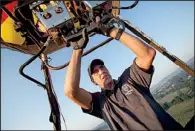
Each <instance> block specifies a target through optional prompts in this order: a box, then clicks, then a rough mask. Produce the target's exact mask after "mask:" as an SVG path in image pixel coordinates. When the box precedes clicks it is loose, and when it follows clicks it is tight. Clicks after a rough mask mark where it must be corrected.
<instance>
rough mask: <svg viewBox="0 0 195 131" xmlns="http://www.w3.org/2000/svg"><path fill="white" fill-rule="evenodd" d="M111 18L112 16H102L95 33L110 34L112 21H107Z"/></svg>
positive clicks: (112, 26)
mask: <svg viewBox="0 0 195 131" xmlns="http://www.w3.org/2000/svg"><path fill="white" fill-rule="evenodd" d="M112 18H113V17H112V16H106V17H105V18H102V20H101V21H100V23H99V25H98V28H97V33H99V34H103V35H105V36H110V32H111V30H112V29H113V28H114V25H113V24H112V23H109V21H110V20H111V19H112Z"/></svg>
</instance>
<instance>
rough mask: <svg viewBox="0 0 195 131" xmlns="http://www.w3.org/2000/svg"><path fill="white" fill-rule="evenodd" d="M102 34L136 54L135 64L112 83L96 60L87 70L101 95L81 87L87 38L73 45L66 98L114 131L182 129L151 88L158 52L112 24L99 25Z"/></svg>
mask: <svg viewBox="0 0 195 131" xmlns="http://www.w3.org/2000/svg"><path fill="white" fill-rule="evenodd" d="M98 30H99V33H101V34H104V35H106V36H110V37H112V38H115V39H116V40H119V41H120V42H121V43H122V44H124V45H125V46H127V47H128V48H129V49H130V50H131V51H132V52H134V53H135V55H136V58H135V59H134V61H133V64H132V65H131V66H130V67H128V68H127V69H125V71H124V72H123V73H122V75H121V76H120V77H119V78H118V80H113V79H112V77H111V75H110V73H109V71H108V69H107V68H106V66H105V64H104V62H103V61H102V60H100V59H95V60H93V61H92V62H91V64H90V65H89V68H88V73H89V76H90V78H91V80H92V82H93V83H94V84H96V85H99V86H100V88H101V90H102V91H101V92H96V93H90V92H88V91H86V90H85V89H83V88H80V86H79V83H80V69H81V57H82V53H83V49H84V48H85V47H86V44H87V42H88V39H87V37H86V33H84V34H83V38H82V39H79V40H78V41H75V42H72V45H73V47H74V49H75V50H73V54H72V57H71V60H70V64H69V67H68V69H67V74H66V79H65V86H64V90H65V95H66V96H67V97H68V98H69V99H71V100H72V101H73V102H75V103H76V104H78V105H79V106H80V107H81V108H82V110H83V112H84V113H88V114H90V115H93V116H96V117H98V118H101V119H103V120H104V121H105V122H107V124H108V125H109V127H110V128H111V129H112V130H171V129H182V126H181V125H180V124H179V123H177V122H176V121H175V120H174V119H173V118H172V117H171V116H170V115H169V114H168V113H166V112H165V111H164V110H163V109H162V108H161V106H160V105H159V104H158V103H157V102H156V101H155V100H154V98H153V97H152V95H151V93H150V91H149V88H150V83H151V80H152V76H153V73H154V67H153V65H152V63H153V60H154V58H155V54H156V52H155V50H154V49H153V48H151V47H149V46H147V45H146V44H144V43H143V42H142V41H141V40H139V39H137V38H136V37H134V36H132V35H130V34H128V33H126V32H123V31H122V30H121V29H117V28H115V27H113V26H111V25H109V24H100V25H99V28H98ZM84 31H85V32H86V30H84Z"/></svg>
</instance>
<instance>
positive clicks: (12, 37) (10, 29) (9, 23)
mask: <svg viewBox="0 0 195 131" xmlns="http://www.w3.org/2000/svg"><path fill="white" fill-rule="evenodd" d="M1 38H2V39H3V40H4V41H5V42H9V43H13V44H18V45H22V44H23V43H24V41H25V38H23V37H22V36H21V35H20V33H18V32H16V31H15V29H14V21H13V20H12V19H11V18H10V17H8V18H7V19H6V20H5V21H4V22H3V23H2V24H1Z"/></svg>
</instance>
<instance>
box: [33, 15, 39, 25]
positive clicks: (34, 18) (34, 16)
mask: <svg viewBox="0 0 195 131" xmlns="http://www.w3.org/2000/svg"><path fill="white" fill-rule="evenodd" d="M32 15H33V20H34V24H36V23H37V21H38V19H37V16H36V15H35V14H34V13H32Z"/></svg>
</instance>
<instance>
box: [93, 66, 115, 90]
mask: <svg viewBox="0 0 195 131" xmlns="http://www.w3.org/2000/svg"><path fill="white" fill-rule="evenodd" d="M92 78H93V80H94V82H95V83H96V84H98V85H99V86H100V87H101V88H104V89H107V88H110V84H111V82H112V77H111V75H110V73H109V71H108V69H107V68H106V67H105V66H104V65H95V66H94V67H93V70H92Z"/></svg>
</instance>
